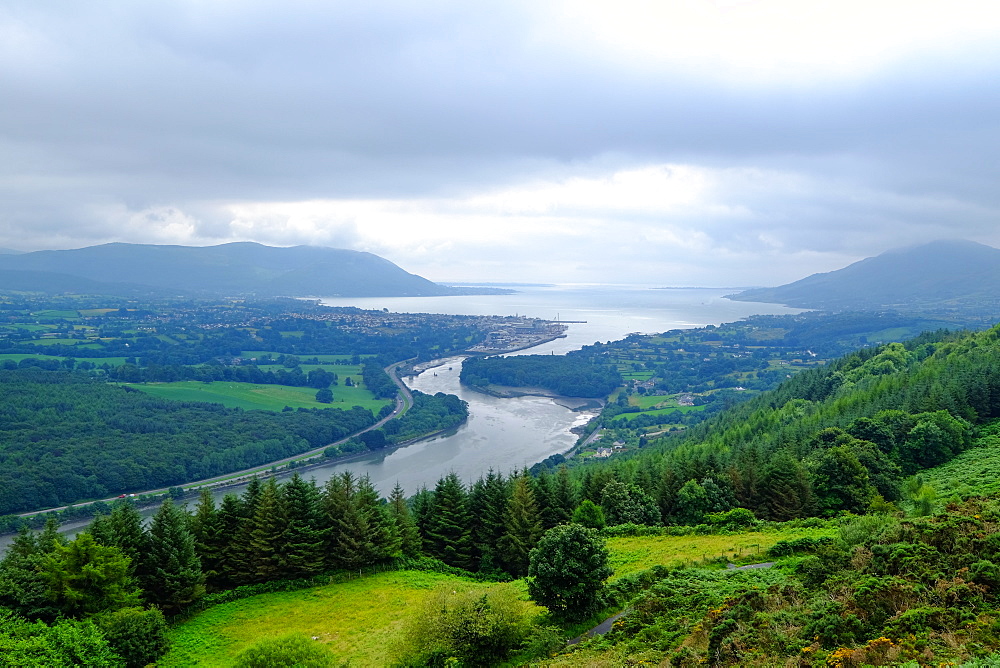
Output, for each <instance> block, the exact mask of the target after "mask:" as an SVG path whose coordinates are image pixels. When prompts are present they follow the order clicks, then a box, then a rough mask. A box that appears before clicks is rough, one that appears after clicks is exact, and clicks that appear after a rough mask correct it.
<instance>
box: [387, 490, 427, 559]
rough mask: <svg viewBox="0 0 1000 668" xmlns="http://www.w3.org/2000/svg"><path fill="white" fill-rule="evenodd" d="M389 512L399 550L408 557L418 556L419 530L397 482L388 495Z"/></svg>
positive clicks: (420, 544)
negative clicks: (394, 525) (394, 524)
mask: <svg viewBox="0 0 1000 668" xmlns="http://www.w3.org/2000/svg"><path fill="white" fill-rule="evenodd" d="M389 514H390V516H391V517H392V519H393V521H394V522H395V523H396V532H397V533H398V534H399V547H400V550H402V552H403V554H405V555H406V556H408V557H417V556H420V553H421V547H422V543H421V540H420V532H419V531H418V530H417V523H416V522H415V521H414V519H413V514H412V513H411V512H410V508H409V505H408V504H407V503H406V496H405V494H404V492H403V488H402V487H401V486H400V484H399V483H398V482H397V483H396V486H395V487H393V488H392V493H391V494H390V495H389Z"/></svg>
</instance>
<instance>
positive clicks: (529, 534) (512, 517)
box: [500, 475, 544, 576]
mask: <svg viewBox="0 0 1000 668" xmlns="http://www.w3.org/2000/svg"><path fill="white" fill-rule="evenodd" d="M504 526H505V531H504V535H503V536H502V537H501V538H500V550H501V554H502V555H503V563H504V567H505V568H506V570H507V572H508V573H510V574H511V575H516V576H522V575H526V574H527V572H528V557H529V554H530V553H531V550H532V548H534V547H535V544H536V543H538V539H539V538H541V537H542V534H543V533H544V530H543V529H542V518H541V512H540V511H539V509H538V504H537V503H536V502H535V495H534V493H533V492H532V490H531V485H530V483H529V482H528V478H527V476H525V475H520V476H518V477H517V478H515V479H514V484H513V489H512V491H511V497H510V503H509V504H508V507H507V514H506V517H505V521H504Z"/></svg>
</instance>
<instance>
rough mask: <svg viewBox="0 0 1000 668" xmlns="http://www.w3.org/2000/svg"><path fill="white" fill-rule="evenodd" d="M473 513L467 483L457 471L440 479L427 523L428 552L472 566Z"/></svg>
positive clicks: (446, 561) (442, 558)
mask: <svg viewBox="0 0 1000 668" xmlns="http://www.w3.org/2000/svg"><path fill="white" fill-rule="evenodd" d="M471 525H472V517H471V515H470V513H469V509H468V499H467V495H466V492H465V486H464V485H462V482H461V481H460V480H459V479H458V475H457V474H456V473H454V472H453V473H449V474H448V475H447V476H445V477H444V478H441V479H440V480H438V483H437V485H436V486H435V488H434V505H433V508H432V510H431V514H430V518H429V520H428V525H427V543H428V549H427V552H428V554H430V556H432V557H436V558H438V559H440V560H441V561H443V562H445V563H446V564H449V565H451V566H457V567H459V568H465V569H471V568H472V567H473V564H472V536H471V530H470V527H471Z"/></svg>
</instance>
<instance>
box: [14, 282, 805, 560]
mask: <svg viewBox="0 0 1000 668" xmlns="http://www.w3.org/2000/svg"><path fill="white" fill-rule="evenodd" d="M519 290H520V292H518V293H517V294H512V295H476V296H460V297H399V298H372V299H340V298H325V299H323V300H322V302H323V303H324V304H327V305H330V306H357V307H359V308H365V309H383V308H387V309H389V310H390V311H396V312H404V313H446V314H453V315H526V316H530V317H536V318H544V319H546V320H555V319H556V318H557V317H558V318H559V319H561V320H574V321H580V320H585V321H586V323H583V324H571V325H569V330H568V331H567V336H566V337H565V338H562V339H556V340H555V341H551V342H549V343H545V344H542V345H540V346H536V347H535V348H532V349H528V350H523V351H520V352H519V353H517V354H521V355H523V354H551V353H555V354H557V355H558V354H564V353H566V352H569V351H570V350H577V349H579V348H580V347H581V346H584V345H589V344H592V343H594V342H595V341H612V340H617V339H621V338H624V337H625V336H626V335H628V334H629V333H631V332H644V333H653V332H663V331H667V330H670V329H680V328H693V327H703V326H705V325H709V324H715V325H718V324H721V323H723V322H732V321H734V320H739V319H741V318H744V317H746V316H748V315H752V314H755V313H770V314H782V313H798V312H800V311H801V309H790V308H786V307H783V306H778V305H775V304H758V303H752V302H734V301H730V300H728V299H725V298H724V297H723V295H726V294H729V293H731V292H733V291H734V290H732V289H730V290H726V289H720V288H715V289H700V288H699V289H696V288H677V289H653V288H652V287H650V286H637V285H619V286H607V285H560V286H551V287H525V288H520V289H519ZM439 361H440V365H439V366H436V367H434V368H429V369H427V370H426V371H424V372H422V373H421V374H420V375H418V376H416V377H411V378H405V379H404V380H405V381H406V384H407V385H408V386H409V387H410V388H412V389H415V390H420V391H421V392H426V393H428V394H434V393H435V392H446V393H450V394H457V395H458V396H459V397H461V398H462V399H464V400H465V401H468V402H469V413H470V414H469V419H468V421H467V422H466V423H465V424H463V425H461V426H460V427H458V428H457V429H456V430H454V431H453V432H451V433H449V434H446V435H442V436H437V437H434V438H431V439H427V440H425V441H420V442H418V443H414V444H412V445H408V446H405V447H402V448H397V449H395V450H392V451H390V452H380V453H371V454H366V455H363V456H360V457H358V458H356V459H352V460H351V461H348V462H340V463H333V464H328V465H325V466H319V467H316V468H311V469H309V470H308V471H305V472H304V473H303V475H305V476H306V477H313V478H315V479H316V481H317V482H319V483H320V484H322V483H323V482H325V481H326V480H328V479H330V478H331V477H332V476H334V475H337V474H339V473H341V472H342V471H347V470H350V471H353V472H354V473H355V474H357V475H359V476H361V475H368V476H370V477H371V480H372V482H373V484H374V485H375V487H376V488H377V489H378V490H379V491H380V492H381V493H382V494H384V495H388V493H389V491H390V490H391V489H392V488H393V486H394V485H395V484H396V483H397V482H398V483H399V484H401V485H402V486H403V488H404V489H405V490H406V492H407V494H412V493H414V492H416V491H417V490H418V489H419V488H420V487H421V486H422V485H427V486H428V487H433V486H434V484H435V482H436V481H437V480H438V478H440V477H441V476H443V475H446V474H448V473H449V472H452V471H454V472H455V473H457V474H458V475H459V477H460V478H461V479H462V480H464V481H466V482H469V481H471V480H474V479H475V478H478V477H479V476H480V475H482V474H484V473H486V472H487V471H488V470H489V469H490V468H493V469H495V470H497V471H500V472H503V473H507V472H510V471H512V470H518V469H520V468H522V467H524V466H531V465H532V464H535V463H536V462H539V461H541V460H543V459H545V458H546V457H548V456H550V455H552V454H555V453H561V452H565V451H566V450H568V449H569V448H571V447H572V446H573V444H574V443H575V442H576V439H577V437H576V435H575V434H573V433H572V432H571V431H570V429H572V428H573V427H575V426H579V425H582V424H584V423H585V422H586V421H587V420H588V419H589V418H590V417H591V416H592V415H593V412H576V411H574V410H572V408H573V404H574V402H567V401H565V400H558V399H550V398H545V397H532V396H529V397H517V398H513V399H498V398H496V397H491V396H487V395H484V394H480V393H478V392H473V391H471V390H467V389H466V388H464V387H462V386H461V384H460V383H459V381H458V374H459V371H460V370H461V364H462V358H461V357H454V358H448V359H445V360H439ZM241 491H242V487H237V488H230V489H227V490H224V491H218V492H217V498H219V499H221V497H222V495H223V493H227V492H236V493H240V492H241ZM152 512H153V511H152V510H149V511H147V515H148V514H152ZM67 528H68V529H69V528H70V527H67ZM6 542H7V541H5V540H4V539H2V538H0V550H2V549H3V548H4V547H5V544H6Z"/></svg>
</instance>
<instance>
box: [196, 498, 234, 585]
mask: <svg viewBox="0 0 1000 668" xmlns="http://www.w3.org/2000/svg"><path fill="white" fill-rule="evenodd" d="M191 534H192V535H193V536H194V549H195V552H196V553H197V554H198V559H199V560H201V570H202V572H203V573H204V574H205V586H206V587H207V588H208V589H212V590H217V589H222V588H224V583H223V578H222V569H223V568H224V566H223V550H224V548H225V545H226V542H227V536H226V534H225V533H224V531H223V524H222V519H221V517H220V515H219V512H218V511H217V510H216V508H215V500H214V499H213V498H212V493H211V492H209V491H208V490H207V489H202V490H201V493H200V495H199V497H198V505H197V506H196V507H195V511H194V516H193V517H192V518H191Z"/></svg>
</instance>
